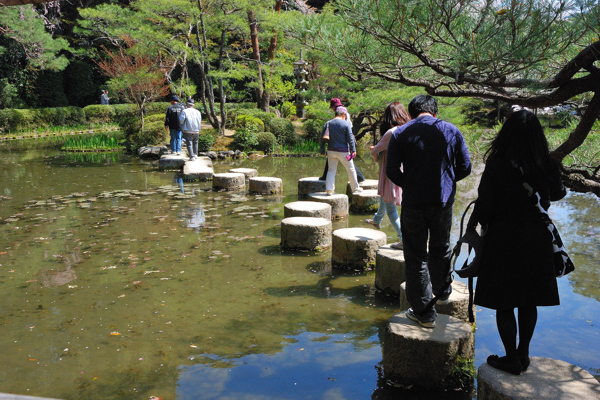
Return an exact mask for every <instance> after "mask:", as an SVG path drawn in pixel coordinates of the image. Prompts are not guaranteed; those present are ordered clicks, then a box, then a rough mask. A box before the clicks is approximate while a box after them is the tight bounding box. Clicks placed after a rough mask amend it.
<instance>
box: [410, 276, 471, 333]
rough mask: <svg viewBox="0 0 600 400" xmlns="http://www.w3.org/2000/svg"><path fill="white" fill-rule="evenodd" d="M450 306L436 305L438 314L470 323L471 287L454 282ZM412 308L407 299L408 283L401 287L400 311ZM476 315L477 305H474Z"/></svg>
mask: <svg viewBox="0 0 600 400" xmlns="http://www.w3.org/2000/svg"><path fill="white" fill-rule="evenodd" d="M448 300H449V301H448V304H438V303H436V304H435V310H436V311H437V312H438V314H447V315H452V316H453V317H454V318H458V319H460V320H461V321H465V322H467V323H468V322H469V287H468V286H467V285H466V284H465V283H462V282H460V281H454V282H452V293H450V297H449V298H448ZM409 307H410V304H409V303H408V300H407V299H406V282H402V284H401V285H400V309H401V310H407V309H408V308H409ZM473 315H475V305H473Z"/></svg>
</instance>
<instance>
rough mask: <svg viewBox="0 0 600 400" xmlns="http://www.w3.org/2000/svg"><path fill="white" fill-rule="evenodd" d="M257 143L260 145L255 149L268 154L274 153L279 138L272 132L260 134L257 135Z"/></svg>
mask: <svg viewBox="0 0 600 400" xmlns="http://www.w3.org/2000/svg"><path fill="white" fill-rule="evenodd" d="M256 141H257V142H258V144H257V145H256V146H255V149H256V150H260V151H264V152H265V153H266V154H269V153H272V152H274V151H275V146H277V138H275V135H273V134H272V133H271V132H258V133H257V134H256Z"/></svg>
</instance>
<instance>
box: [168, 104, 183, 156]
mask: <svg viewBox="0 0 600 400" xmlns="http://www.w3.org/2000/svg"><path fill="white" fill-rule="evenodd" d="M183 110H185V107H184V105H183V104H181V103H180V102H179V97H177V96H173V97H171V105H170V106H169V107H168V108H167V112H166V114H165V130H168V131H169V133H170V135H171V141H170V142H169V146H170V147H171V153H176V154H177V155H180V154H181V136H182V135H181V125H180V123H179V116H180V115H181V113H182V112H183Z"/></svg>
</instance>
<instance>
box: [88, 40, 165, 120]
mask: <svg viewBox="0 0 600 400" xmlns="http://www.w3.org/2000/svg"><path fill="white" fill-rule="evenodd" d="M122 39H123V41H124V42H125V44H126V47H125V46H123V47H119V48H118V50H115V51H113V50H108V49H106V48H104V49H105V54H106V59H103V60H99V61H97V64H98V67H99V68H100V69H101V70H102V72H103V73H104V74H105V75H107V76H108V77H110V80H109V81H108V85H109V87H110V88H111V90H113V91H115V92H117V93H119V94H120V95H121V97H122V98H123V99H125V100H126V101H127V102H129V103H133V104H135V105H136V106H137V107H138V110H139V115H140V121H141V124H142V130H143V129H144V105H145V104H146V103H148V102H151V101H153V100H156V99H158V98H161V97H164V96H166V95H167V93H168V92H169V91H168V89H169V87H168V85H167V83H166V81H167V79H166V77H165V76H164V73H163V71H162V70H161V69H162V68H164V67H161V65H164V63H165V60H164V59H163V58H162V57H160V56H156V55H155V56H152V55H150V54H148V53H146V52H143V51H140V48H139V44H138V43H136V42H135V41H134V40H133V39H132V38H131V37H129V36H124V37H123V38H122Z"/></svg>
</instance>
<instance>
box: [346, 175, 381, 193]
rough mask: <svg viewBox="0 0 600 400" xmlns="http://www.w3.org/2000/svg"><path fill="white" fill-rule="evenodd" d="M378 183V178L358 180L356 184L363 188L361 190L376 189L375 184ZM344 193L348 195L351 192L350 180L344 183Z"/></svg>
mask: <svg viewBox="0 0 600 400" xmlns="http://www.w3.org/2000/svg"><path fill="white" fill-rule="evenodd" d="M378 185H379V180H377V179H365V180H364V181H362V182H358V186H360V187H361V188H363V190H377V186H378ZM346 194H347V195H348V196H350V195H351V194H352V188H351V187H350V182H348V183H347V184H346Z"/></svg>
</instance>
